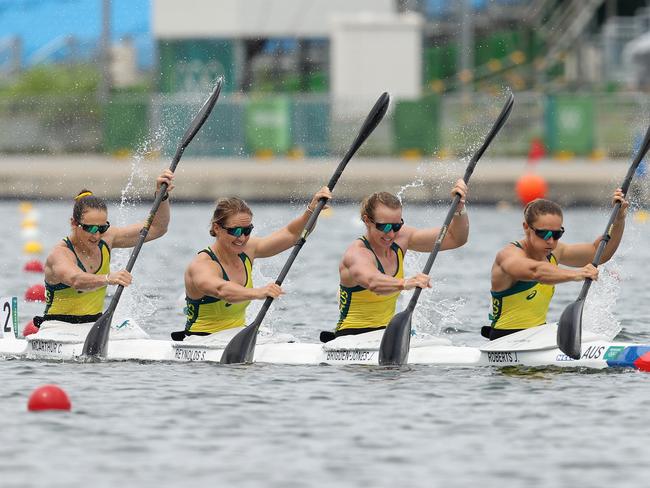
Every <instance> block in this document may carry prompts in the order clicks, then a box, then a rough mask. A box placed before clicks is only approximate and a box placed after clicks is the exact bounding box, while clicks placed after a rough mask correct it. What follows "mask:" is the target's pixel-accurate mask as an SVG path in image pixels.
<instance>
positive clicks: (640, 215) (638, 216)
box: [633, 210, 650, 224]
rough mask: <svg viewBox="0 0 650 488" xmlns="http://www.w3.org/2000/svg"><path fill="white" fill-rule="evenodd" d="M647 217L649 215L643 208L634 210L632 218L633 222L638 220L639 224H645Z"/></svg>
mask: <svg viewBox="0 0 650 488" xmlns="http://www.w3.org/2000/svg"><path fill="white" fill-rule="evenodd" d="M648 217H650V215H648V212H646V211H645V210H637V211H636V212H634V217H633V218H634V221H635V222H638V223H640V224H645V223H646V222H647V221H648Z"/></svg>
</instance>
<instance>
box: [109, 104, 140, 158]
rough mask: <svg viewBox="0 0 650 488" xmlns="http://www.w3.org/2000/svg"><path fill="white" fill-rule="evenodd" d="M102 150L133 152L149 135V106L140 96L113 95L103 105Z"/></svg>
mask: <svg viewBox="0 0 650 488" xmlns="http://www.w3.org/2000/svg"><path fill="white" fill-rule="evenodd" d="M103 113H104V124H103V126H104V145H103V148H104V151H105V152H109V153H116V152H135V151H136V150H137V149H138V146H140V145H142V144H144V142H145V141H146V138H147V136H148V135H149V134H148V132H149V106H148V103H147V102H146V101H142V99H141V98H140V97H137V98H136V97H124V96H113V97H111V101H110V103H108V104H106V105H105V106H104V112H103Z"/></svg>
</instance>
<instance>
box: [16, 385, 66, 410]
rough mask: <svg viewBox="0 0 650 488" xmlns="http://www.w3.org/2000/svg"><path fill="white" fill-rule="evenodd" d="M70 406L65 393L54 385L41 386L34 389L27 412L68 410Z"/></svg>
mask: <svg viewBox="0 0 650 488" xmlns="http://www.w3.org/2000/svg"><path fill="white" fill-rule="evenodd" d="M71 407H72V405H71V404H70V399H69V398H68V395H67V393H66V392H65V391H63V390H62V389H61V388H59V387H58V386H56V385H43V386H39V387H38V388H36V389H35V390H34V391H33V392H32V394H31V395H30V397H29V401H28V402H27V410H29V411H30V412H37V411H40V410H70V408H71Z"/></svg>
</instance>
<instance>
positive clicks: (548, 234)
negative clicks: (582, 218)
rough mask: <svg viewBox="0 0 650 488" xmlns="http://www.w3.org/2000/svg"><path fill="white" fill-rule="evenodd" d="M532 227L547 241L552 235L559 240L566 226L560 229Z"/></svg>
mask: <svg viewBox="0 0 650 488" xmlns="http://www.w3.org/2000/svg"><path fill="white" fill-rule="evenodd" d="M531 229H533V231H534V232H535V235H536V236H537V237H539V238H540V239H544V240H545V241H548V240H549V239H550V238H551V237H552V238H553V239H555V240H556V241H557V240H559V239H560V237H562V235H563V234H564V227H561V228H560V230H548V229H535V228H534V227H531Z"/></svg>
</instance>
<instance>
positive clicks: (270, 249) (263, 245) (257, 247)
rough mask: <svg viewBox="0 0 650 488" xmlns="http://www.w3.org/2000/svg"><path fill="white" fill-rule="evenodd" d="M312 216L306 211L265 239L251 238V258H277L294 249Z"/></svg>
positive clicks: (249, 246)
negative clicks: (278, 255)
mask: <svg viewBox="0 0 650 488" xmlns="http://www.w3.org/2000/svg"><path fill="white" fill-rule="evenodd" d="M310 215H311V214H310V212H308V211H307V210H305V211H304V212H303V213H302V215H300V216H298V217H297V218H295V219H293V220H292V221H291V222H289V223H288V224H287V225H286V226H284V227H282V228H281V229H279V230H276V231H275V232H273V233H272V234H269V235H268V236H265V237H251V238H250V240H249V241H248V249H249V250H250V252H249V255H250V256H251V258H267V257H270V256H275V255H276V254H279V253H281V252H282V251H286V250H287V249H289V248H290V247H292V246H293V245H294V244H295V243H296V241H297V240H298V237H300V233H301V232H302V230H303V229H304V228H305V225H306V224H307V221H308V220H309V217H310Z"/></svg>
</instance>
